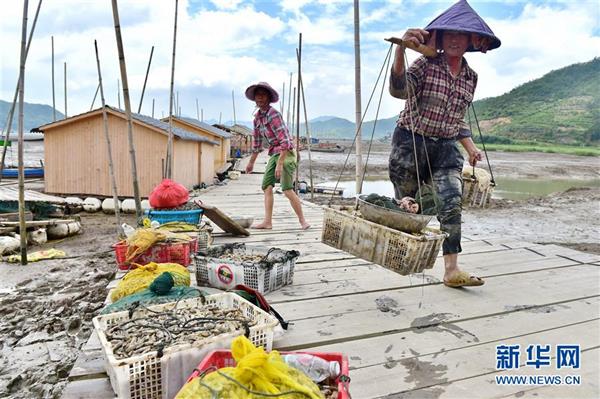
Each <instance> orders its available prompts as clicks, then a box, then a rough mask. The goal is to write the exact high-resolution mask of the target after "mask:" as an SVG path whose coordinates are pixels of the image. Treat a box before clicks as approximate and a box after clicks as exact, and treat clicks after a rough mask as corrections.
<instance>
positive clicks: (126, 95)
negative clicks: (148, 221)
mask: <svg viewBox="0 0 600 399" xmlns="http://www.w3.org/2000/svg"><path fill="white" fill-rule="evenodd" d="M112 11H113V20H114V23H115V36H116V38H117V49H118V51H119V66H120V69H121V79H122V80H123V100H124V101H125V114H126V116H127V138H128V140H129V156H130V159H131V175H132V178H133V197H134V200H135V213H136V216H137V217H138V219H139V218H140V217H142V203H141V201H140V189H139V186H138V179H137V165H136V162H135V146H134V144H133V120H132V119H131V105H130V102H129V86H128V85H127V68H126V65H125V52H124V51H123V39H122V38H121V25H120V22H119V8H118V6H117V0H112ZM116 205H117V204H115V206H116Z"/></svg>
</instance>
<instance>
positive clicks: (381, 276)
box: [267, 258, 578, 303]
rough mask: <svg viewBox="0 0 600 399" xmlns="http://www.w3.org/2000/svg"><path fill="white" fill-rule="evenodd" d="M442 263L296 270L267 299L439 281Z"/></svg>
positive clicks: (514, 266)
mask: <svg viewBox="0 0 600 399" xmlns="http://www.w3.org/2000/svg"><path fill="white" fill-rule="evenodd" d="M576 265H578V263H575V262H573V261H570V260H567V259H561V258H551V259H541V260H537V261H531V262H528V263H527V266H528V269H527V270H523V265H522V263H521V261H520V260H517V261H515V262H511V263H503V264H500V265H497V267H494V266H493V265H487V264H481V263H478V267H474V268H468V267H466V268H465V270H469V272H471V273H473V274H476V275H478V276H481V277H482V278H484V279H489V278H493V277H495V276H500V275H507V274H512V273H523V272H531V271H535V270H544V269H549V268H556V267H566V266H576ZM443 270H444V268H443V266H442V265H440V266H439V267H434V268H433V269H432V270H426V273H425V274H415V275H411V276H402V275H400V274H398V273H395V272H393V271H391V270H388V269H385V268H383V267H381V266H379V265H375V264H372V265H362V266H348V267H344V268H343V269H341V268H334V269H331V268H327V267H325V268H323V269H320V270H317V271H315V270H314V269H313V270H311V271H309V272H306V271H301V270H298V271H296V270H295V273H294V284H293V285H288V286H285V287H283V288H281V289H279V290H277V291H275V292H272V293H269V294H268V295H267V299H268V300H269V302H270V303H278V302H286V301H293V300H300V299H302V300H306V299H311V298H321V297H323V296H336V295H348V294H352V293H363V292H377V291H382V290H397V289H402V288H411V287H418V286H422V285H436V284H441V282H442V279H443V274H444V271H443Z"/></svg>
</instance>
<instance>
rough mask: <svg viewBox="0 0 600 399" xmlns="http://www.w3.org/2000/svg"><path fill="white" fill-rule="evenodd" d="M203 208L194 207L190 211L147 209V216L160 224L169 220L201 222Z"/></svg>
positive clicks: (191, 222)
mask: <svg viewBox="0 0 600 399" xmlns="http://www.w3.org/2000/svg"><path fill="white" fill-rule="evenodd" d="M202 213H203V211H202V209H192V210H189V211H154V210H150V211H146V216H147V217H148V218H149V219H150V220H156V221H157V222H158V223H160V224H165V223H168V222H185V223H190V224H198V223H200V219H201V218H202Z"/></svg>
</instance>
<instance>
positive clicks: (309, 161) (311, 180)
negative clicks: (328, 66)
mask: <svg viewBox="0 0 600 399" xmlns="http://www.w3.org/2000/svg"><path fill="white" fill-rule="evenodd" d="M296 56H297V57H298V58H300V55H299V54H298V53H296ZM300 92H301V93H302V108H303V109H304V126H305V127H306V142H307V145H306V148H307V149H308V172H309V179H310V187H311V189H310V199H313V198H314V193H313V189H312V188H313V187H314V185H313V173H312V155H311V151H310V146H311V138H310V130H309V128H308V115H307V113H306V99H305V98H304V81H303V80H302V74H300ZM298 145H299V144H298ZM298 151H299V150H298Z"/></svg>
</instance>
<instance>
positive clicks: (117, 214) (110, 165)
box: [94, 40, 124, 236]
mask: <svg viewBox="0 0 600 399" xmlns="http://www.w3.org/2000/svg"><path fill="white" fill-rule="evenodd" d="M94 50H95V51H96V66H97V67H98V88H99V89H100V100H101V101H102V122H103V123H104V138H105V139H106V148H107V151H108V170H109V173H110V181H111V183H112V191H113V200H114V201H115V218H116V219H117V235H119V236H123V235H124V231H123V227H121V214H120V212H119V196H118V192H117V181H116V179H115V167H114V164H113V158H112V149H111V147H110V136H109V134H108V115H107V114H106V101H105V100H104V89H103V87H102V72H101V71H100V56H99V55H98V43H97V42H96V40H94Z"/></svg>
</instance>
